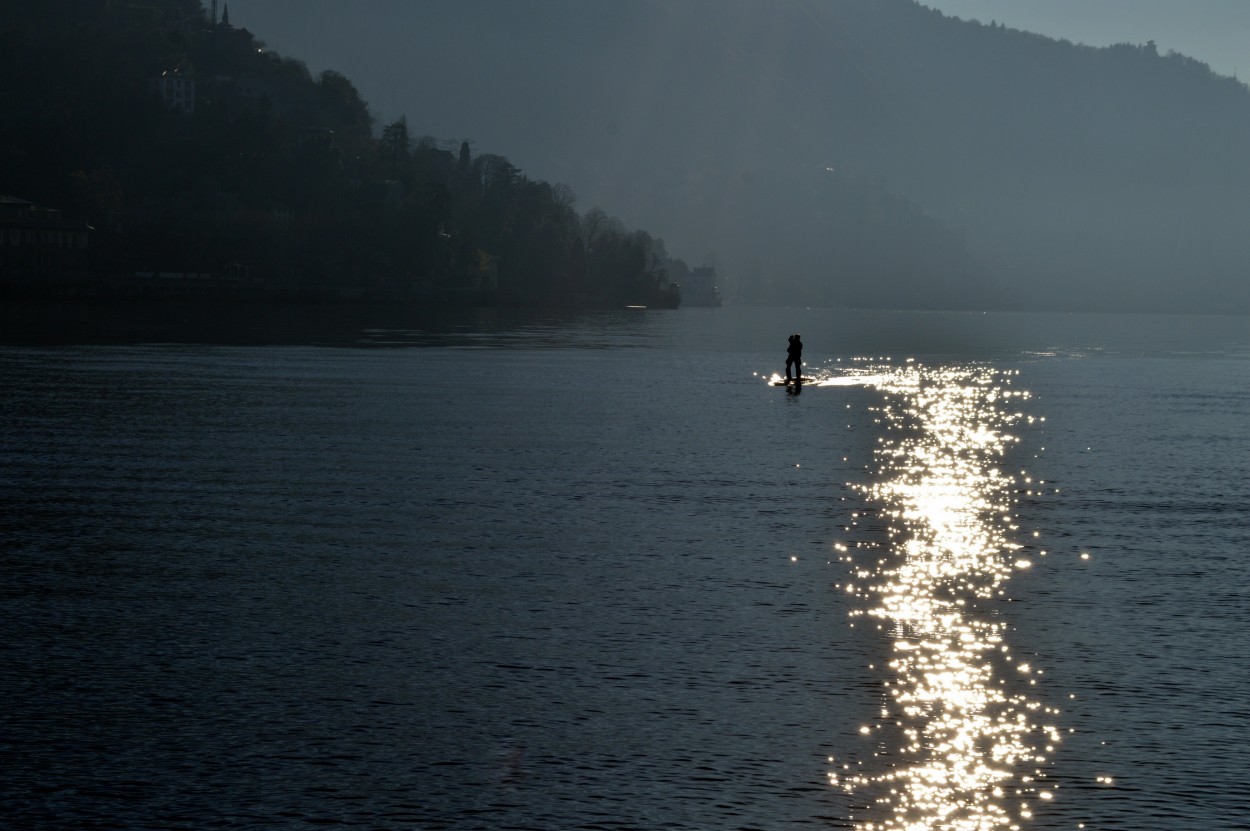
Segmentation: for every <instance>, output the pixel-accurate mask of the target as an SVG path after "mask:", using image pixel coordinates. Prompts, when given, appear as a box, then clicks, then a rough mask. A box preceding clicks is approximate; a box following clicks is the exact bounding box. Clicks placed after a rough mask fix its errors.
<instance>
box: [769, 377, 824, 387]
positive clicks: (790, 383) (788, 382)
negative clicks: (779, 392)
mask: <svg viewBox="0 0 1250 831" xmlns="http://www.w3.org/2000/svg"><path fill="white" fill-rule="evenodd" d="M815 380H816V379H815V378H808V377H807V376H806V375H804V376H803V377H802V378H798V379H794V378H790V379H786V378H782V379H781V380H780V381H773V386H774V387H789V386H793V385H794V384H795V383H796V381H797V382H798V383H803V384H810V383H812V382H813V381H815Z"/></svg>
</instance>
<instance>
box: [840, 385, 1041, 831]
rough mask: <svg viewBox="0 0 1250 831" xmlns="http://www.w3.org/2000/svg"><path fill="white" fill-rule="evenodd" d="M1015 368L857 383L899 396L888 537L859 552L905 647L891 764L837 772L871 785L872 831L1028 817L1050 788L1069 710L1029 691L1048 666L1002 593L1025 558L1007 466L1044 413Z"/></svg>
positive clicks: (886, 734) (882, 496) (876, 733)
mask: <svg viewBox="0 0 1250 831" xmlns="http://www.w3.org/2000/svg"><path fill="white" fill-rule="evenodd" d="M1010 376H1011V373H1001V372H996V371H994V370H991V369H988V368H983V367H962V368H949V367H948V368H926V367H922V366H918V365H911V364H909V365H907V366H906V367H902V368H888V369H884V370H883V369H881V368H876V369H874V370H872V371H871V372H868V371H865V372H863V373H862V374H861V375H860V376H859V377H856V378H855V379H854V382H857V383H865V382H867V383H869V384H871V385H873V386H876V387H877V388H878V389H879V390H881V391H882V392H883V393H884V395H885V404H884V405H883V406H882V408H881V411H880V418H879V421H880V423H881V425H882V427H883V428H884V429H885V432H886V437H883V438H881V439H879V446H878V448H877V450H876V458H877V472H876V475H875V476H874V481H873V484H871V485H869V486H866V487H864V488H863V490H864V491H865V495H866V497H867V499H868V500H869V502H870V504H873V505H875V506H877V509H878V510H879V511H880V513H881V515H882V520H883V524H884V525H885V530H886V533H887V534H888V538H887V539H886V540H884V541H881V542H862V543H860V544H859V547H858V550H855V551H852V550H849V549H848V550H847V551H846V552H845V555H844V559H845V560H846V562H848V563H850V564H852V565H851V570H850V573H851V574H852V575H853V576H854V578H855V582H854V583H852V584H850V585H848V586H847V587H846V588H847V590H848V591H850V592H852V593H853V594H855V595H856V596H857V597H858V598H859V599H860V600H861V601H862V603H861V608H860V609H859V610H857V611H856V612H854V613H853V615H855V616H858V617H868V618H873V619H876V620H877V621H878V623H879V624H880V628H881V630H882V631H883V632H885V633H887V635H888V636H889V637H890V639H891V641H892V643H891V646H890V649H891V653H892V654H891V660H890V664H889V670H890V671H889V673H888V675H887V677H886V679H885V682H884V683H885V688H886V695H885V697H884V701H883V705H882V709H881V713H880V719H879V720H877V721H876V722H875V723H874V724H872V725H867V726H865V727H864V728H863V729H862V730H861V733H863V734H864V735H866V736H870V737H872V738H873V739H875V740H876V743H877V747H878V753H876V754H874V755H876V756H878V757H884V758H886V759H889V760H891V764H890V766H889V767H888V769H886V770H884V771H878V772H862V771H865V770H867V769H869V768H872V767H877V766H876V765H872V766H869V765H865V766H863V767H859V768H852V767H851V766H850V765H846V766H839V767H841V768H842V769H841V770H840V771H837V772H831V773H830V781H831V782H834V783H837V784H841V785H842V786H843V787H844V788H846V789H847V790H848V791H849V792H851V793H858V794H861V795H863V796H864V797H865V799H864V800H862V801H863V802H864V804H863V805H862V806H861V812H862V816H861V817H859V818H857V822H856V825H857V827H859V828H861V829H865V831H894V829H901V830H903V831H921V829H935V830H936V829H952V830H953V831H991V830H993V831H997V829H1016V828H1019V827H1020V825H1019V823H1020V821H1021V820H1027V819H1029V818H1030V817H1031V816H1032V810H1033V808H1032V806H1033V805H1034V804H1035V803H1036V802H1037V801H1039V800H1047V799H1050V798H1051V796H1052V793H1051V791H1052V790H1053V789H1049V788H1047V787H1045V786H1044V785H1043V782H1044V780H1045V777H1046V774H1045V770H1044V765H1045V764H1046V762H1047V758H1048V755H1047V754H1049V753H1050V752H1051V751H1052V750H1053V749H1054V747H1055V746H1056V745H1057V744H1058V742H1059V731H1058V728H1057V727H1056V726H1055V724H1054V721H1055V720H1056V718H1057V716H1058V710H1055V709H1052V708H1047V707H1044V706H1042V705H1041V704H1040V703H1039V702H1037V701H1036V700H1034V699H1033V698H1031V697H1030V695H1029V694H1028V691H1029V690H1030V688H1031V687H1032V685H1034V684H1036V675H1038V674H1040V672H1039V671H1037V670H1036V669H1034V668H1033V667H1031V666H1030V665H1029V664H1028V663H1027V662H1018V661H1016V659H1014V658H1013V657H1012V655H1011V651H1010V648H1009V646H1008V644H1007V642H1006V638H1005V635H1006V634H1007V625H1006V623H1005V622H1004V621H1003V620H1002V619H1001V618H1000V617H999V616H998V614H997V608H996V605H995V601H996V600H999V599H1000V598H1002V596H1003V595H1004V584H1005V583H1006V582H1007V580H1008V579H1009V578H1010V575H1011V572H1012V571H1013V569H1016V568H1027V567H1028V566H1029V563H1028V562H1026V561H1025V560H1023V559H1017V552H1018V551H1019V549H1020V547H1021V546H1019V545H1018V544H1015V543H1014V542H1013V541H1012V539H1013V536H1012V535H1013V533H1014V532H1016V531H1018V528H1017V527H1016V526H1015V525H1014V524H1013V516H1012V509H1013V505H1014V500H1015V498H1016V490H1017V483H1016V481H1015V478H1014V477H1013V476H1011V475H1009V474H1008V473H1006V472H1004V471H1003V470H1001V469H1000V466H1001V464H1002V463H1003V462H1004V456H1005V454H1006V451H1007V449H1008V447H1009V446H1010V445H1011V444H1012V443H1014V442H1016V441H1018V439H1017V438H1015V437H1013V436H1012V435H1010V434H1008V433H1007V432H1006V431H1007V430H1008V429H1009V428H1010V427H1011V426H1012V425H1013V424H1018V423H1020V422H1027V421H1031V420H1032V419H1031V418H1030V417H1028V416H1026V415H1025V414H1024V413H1022V412H1020V410H1019V409H1018V408H1019V405H1020V403H1021V402H1022V401H1024V400H1027V399H1028V397H1029V395H1028V393H1027V392H1023V391H1017V390H1013V389H1011V386H1010V385H1011V377H1010Z"/></svg>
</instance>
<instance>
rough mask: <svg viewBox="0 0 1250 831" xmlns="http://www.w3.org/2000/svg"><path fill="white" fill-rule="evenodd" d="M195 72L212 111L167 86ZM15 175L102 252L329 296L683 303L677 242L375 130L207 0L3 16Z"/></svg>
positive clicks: (504, 168)
mask: <svg viewBox="0 0 1250 831" xmlns="http://www.w3.org/2000/svg"><path fill="white" fill-rule="evenodd" d="M163 73H176V76H177V77H180V78H184V79H193V80H194V81H195V101H194V109H193V111H191V108H190V106H188V107H185V108H182V109H179V108H173V107H169V106H166V104H165V103H163V102H162V101H161V100H160V98H159V97H158V96H157V95H156V94H155V93H154V91H153V82H154V80H155V79H157V78H159V77H161V76H162V74H163ZM0 111H3V112H4V113H6V118H5V119H3V120H0V154H2V155H3V156H4V158H6V159H7V160H9V161H10V163H9V164H6V165H5V166H4V168H3V170H0V193H11V194H13V195H16V196H20V197H22V198H25V199H29V200H32V201H35V202H37V203H40V204H45V205H48V206H52V207H57V208H61V209H63V210H65V211H66V212H67V213H69V214H71V215H76V216H79V217H82V218H85V219H87V220H88V221H90V222H91V224H92V226H93V227H94V229H95V231H94V234H93V249H94V250H93V271H96V272H98V273H105V274H133V273H136V272H140V273H142V272H192V273H211V274H214V275H219V276H224V275H230V276H232V277H234V278H239V279H245V280H250V281H251V282H253V283H255V284H257V285H262V284H263V285H265V286H267V287H271V288H277V289H280V290H282V291H288V292H300V293H303V294H311V295H323V296H363V297H413V296H416V297H421V298H424V299H427V300H437V301H450V302H509V303H542V304H568V305H597V306H598V305H601V306H616V305H621V304H642V305H676V304H677V302H678V300H679V296H678V289H677V288H676V286H675V285H673V284H672V283H671V282H670V280H669V278H668V273H669V269H670V267H671V268H673V269H674V270H676V271H680V270H681V267H682V266H681V264H680V263H678V262H675V261H670V259H669V257H668V254H667V252H666V250H665V247H664V244H663V242H662V241H660V240H658V239H655V238H653V237H651V236H650V235H649V234H647V233H646V232H644V231H631V230H628V229H626V228H625V227H624V226H623V225H622V224H621V223H620V222H619V221H617V220H615V219H613V218H612V217H609V216H608V215H607V214H605V213H604V212H603V211H601V210H599V209H592V210H590V211H588V212H586V213H585V214H581V213H579V212H578V211H577V210H576V209H575V206H574V198H573V194H572V192H571V191H570V190H569V189H568V188H567V187H564V186H561V185H552V184H548V183H547V182H542V181H537V180H533V179H530V178H529V177H527V176H525V175H523V174H522V172H521V171H520V170H518V169H517V168H516V167H515V166H514V165H512V164H511V163H510V162H509V161H508V160H507V159H506V158H504V157H503V156H498V155H490V154H479V155H477V156H476V157H475V156H474V155H473V154H472V152H471V148H470V145H469V143H468V142H461V143H459V146H458V147H457V146H456V143H450V145H449V143H447V142H438V141H435V140H433V139H430V138H415V139H414V138H412V137H410V135H409V129H408V124H407V121H406V119H403V118H401V119H399V120H398V121H395V122H394V123H392V124H389V125H387V126H386V127H385V128H384V129H383V130H382V131H381V135H380V137H379V136H375V135H374V132H373V126H374V125H373V119H372V117H371V115H370V113H369V110H368V106H367V105H366V103H365V101H364V100H363V99H362V98H361V96H360V94H359V92H358V91H357V89H356V88H355V86H354V85H353V84H352V83H351V81H349V80H348V79H347V78H346V77H344V76H343V75H341V74H339V73H337V72H332V71H327V72H322V73H321V74H320V75H319V76H317V77H313V76H312V75H311V74H310V73H309V71H308V69H307V67H306V66H304V64H302V63H301V62H299V61H297V60H293V59H290V58H283V57H281V56H279V55H277V54H275V53H273V52H270V51H268V50H267V49H266V48H265V44H264V43H263V42H261V41H259V40H258V39H256V38H255V37H254V36H253V35H252V34H251V33H250V32H248V31H247V30H245V29H236V28H233V27H231V26H229V25H228V24H222V23H218V22H216V21H210V20H209V19H208V17H207V15H206V14H205V11H204V9H203V7H202V6H201V4H200V2H199V0H130V2H127V3H99V2H94V1H93V0H65V2H63V3H58V4H57V5H56V8H55V9H53V8H51V7H47V6H46V4H33V3H32V4H18V5H17V6H16V7H15V8H14V9H12V10H11V13H9V14H7V15H6V16H5V19H4V20H3V21H0Z"/></svg>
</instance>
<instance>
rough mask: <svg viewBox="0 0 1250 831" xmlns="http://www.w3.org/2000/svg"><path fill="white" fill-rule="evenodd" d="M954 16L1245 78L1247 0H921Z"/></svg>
mask: <svg viewBox="0 0 1250 831" xmlns="http://www.w3.org/2000/svg"><path fill="white" fill-rule="evenodd" d="M922 2H923V3H924V5H926V6H930V7H932V8H935V9H939V10H941V11H942V12H944V13H946V14H948V15H952V16H954V17H962V18H965V19H971V20H980V21H981V22H983V23H989V22H990V21H991V20H997V21H998V22H999V23H1002V24H1004V25H1006V26H1010V27H1011V28H1013V29H1024V30H1025V31H1029V32H1037V33H1039V34H1043V35H1049V36H1051V37H1057V38H1066V39H1067V40H1071V41H1074V42H1077V43H1085V44H1088V45H1090V46H1109V45H1111V44H1113V43H1145V42H1146V41H1148V40H1153V41H1154V42H1155V43H1157V44H1158V46H1159V51H1160V52H1168V51H1176V52H1180V53H1182V54H1185V55H1189V56H1190V57H1191V58H1197V59H1198V60H1200V61H1202V62H1204V63H1207V64H1210V66H1211V68H1212V69H1214V70H1215V71H1216V72H1218V73H1220V74H1221V75H1233V74H1236V75H1237V76H1238V77H1239V78H1243V79H1245V78H1247V77H1250V0H922Z"/></svg>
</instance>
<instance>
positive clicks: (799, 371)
mask: <svg viewBox="0 0 1250 831" xmlns="http://www.w3.org/2000/svg"><path fill="white" fill-rule="evenodd" d="M791 364H793V365H794V378H795V380H797V381H801V380H802V378H803V341H802V340H800V339H799V336H798V335H791V336H790V345H789V346H788V347H786V380H787V381H789V380H790V365H791Z"/></svg>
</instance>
